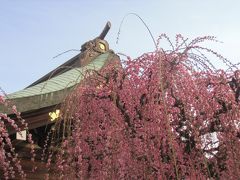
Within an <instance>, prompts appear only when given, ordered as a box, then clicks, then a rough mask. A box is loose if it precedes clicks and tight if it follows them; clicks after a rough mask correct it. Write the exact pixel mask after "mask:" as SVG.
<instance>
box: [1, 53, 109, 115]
mask: <svg viewBox="0 0 240 180" xmlns="http://www.w3.org/2000/svg"><path fill="white" fill-rule="evenodd" d="M109 56H111V53H110V52H107V53H105V54H101V55H99V56H98V57H96V58H95V59H94V60H93V61H92V62H91V63H90V64H88V65H87V66H84V67H78V68H73V69H71V70H69V71H66V72H65V73H63V74H60V75H58V76H55V77H53V78H51V79H49V80H47V81H44V82H42V83H39V84H37V85H35V86H32V87H29V88H26V89H23V90H20V91H17V92H15V93H12V94H9V95H8V96H7V98H8V99H9V100H10V101H11V102H12V104H15V105H16V106H17V108H18V111H20V112H25V111H29V110H34V109H39V108H43V107H47V106H51V105H55V104H59V103H61V102H62V101H63V99H64V98H65V97H66V95H67V94H68V93H69V91H70V90H72V89H73V88H74V87H75V86H76V85H77V84H78V83H79V82H80V81H81V80H82V79H83V76H84V74H85V72H86V70H99V69H101V68H102V67H103V65H104V64H105V62H106V61H107V60H108V59H109ZM4 111H5V112H6V113H7V110H6V109H4V107H2V106H0V112H4Z"/></svg>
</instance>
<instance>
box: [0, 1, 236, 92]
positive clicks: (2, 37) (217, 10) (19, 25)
mask: <svg viewBox="0 0 240 180" xmlns="http://www.w3.org/2000/svg"><path fill="white" fill-rule="evenodd" d="M239 9H240V1H239V0H201V1H199V0H155V1H153V0H122V1H120V0H119V1H117V0H115V1H114V0H105V1H100V0H92V1H84V0H78V1H77V0H65V1H64V0H41V1H37V0H21V1H17V0H0V23H1V24H0V52H1V55H0V68H1V71H0V87H1V88H2V89H3V90H5V91H6V92H7V93H11V92H14V91H17V90H20V89H23V88H24V87H26V86H27V85H29V84H31V83H32V82H33V81H35V80H37V79H38V78H40V77H41V76H43V75H44V74H46V73H47V72H49V71H51V70H52V69H54V68H55V67H57V66H58V65H60V64H62V63H63V62H65V61H66V60H68V59H69V58H71V57H72V56H74V55H75V54H76V52H71V53H68V54H64V55H62V56H61V57H59V58H56V59H52V57H54V56H55V55H57V54H58V53H61V52H63V51H65V50H68V49H80V47H81V45H82V44H83V43H84V42H86V41H88V40H90V39H93V38H95V37H96V36H97V35H99V33H100V32H101V30H102V28H103V27H104V25H105V23H106V22H107V21H108V20H109V21H111V23H112V29H111V31H110V32H109V34H108V35H107V37H106V40H107V41H108V42H109V44H110V48H111V49H113V50H114V51H115V52H122V53H125V54H127V55H130V56H132V57H137V56H138V55H141V54H142V53H144V52H149V51H153V50H154V44H153V43H152V41H151V38H150V36H149V34H148V32H147V30H146V28H145V27H144V26H143V24H142V23H141V22H140V21H139V19H137V18H136V17H134V16H129V17H128V18H127V19H126V21H125V22H124V24H123V26H122V29H121V35H120V41H119V44H116V38H117V32H118V29H119V25H120V23H121V20H122V18H123V17H124V15H126V14H127V13H129V12H133V13H137V14H139V15H140V16H141V17H142V18H143V19H144V21H145V22H146V23H147V24H148V26H149V28H150V29H151V32H152V34H153V36H154V37H155V38H157V37H158V35H160V34H161V33H166V34H167V35H169V36H170V37H171V38H173V39H174V36H175V34H177V33H181V34H182V35H184V36H185V37H189V38H193V37H197V36H204V35H214V36H216V37H217V38H218V39H219V40H220V41H223V42H224V43H221V44H213V43H210V44H209V47H211V48H213V49H215V50H217V51H218V52H220V53H221V54H223V55H224V56H225V57H227V58H229V59H230V60H231V61H232V62H234V63H238V62H240V52H239V49H240V20H239V19H240V11H239ZM214 63H215V64H217V65H219V67H220V68H221V64H220V63H218V62H214Z"/></svg>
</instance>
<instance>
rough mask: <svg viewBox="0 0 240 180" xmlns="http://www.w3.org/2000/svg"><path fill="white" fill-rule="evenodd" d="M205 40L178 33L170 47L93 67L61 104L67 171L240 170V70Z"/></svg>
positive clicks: (154, 174)
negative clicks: (213, 58) (218, 64)
mask: <svg viewBox="0 0 240 180" xmlns="http://www.w3.org/2000/svg"><path fill="white" fill-rule="evenodd" d="M163 37H165V38H166V39H167V40H168V38H167V37H166V36H165V35H161V36H160V38H159V40H158V43H159V42H160V40H161V39H162V38H163ZM205 40H210V41H215V38H214V37H211V36H206V37H199V38H196V39H194V40H192V41H191V42H188V41H187V40H186V39H184V38H183V37H182V36H181V35H177V36H176V43H175V45H173V43H171V42H170V44H171V47H172V50H168V51H164V50H163V49H160V48H159V49H157V50H156V51H155V52H152V53H147V54H144V55H142V56H141V57H139V58H137V59H130V58H129V57H127V58H126V59H127V60H125V61H123V62H122V66H119V65H116V64H115V63H109V64H108V65H107V66H105V68H103V69H102V70H101V71H100V72H92V75H91V76H89V77H88V78H87V79H86V81H85V82H84V83H82V84H81V85H80V86H79V87H78V88H77V89H76V90H75V92H74V93H73V94H71V96H69V97H68V98H67V100H66V101H65V105H64V106H63V108H62V111H63V114H62V115H63V117H64V118H63V119H64V122H61V123H64V129H65V133H64V134H65V138H64V140H63V142H62V144H61V147H60V149H61V150H60V151H59V152H58V153H57V156H56V163H57V164H56V168H57V172H58V173H59V172H60V175H61V178H62V179H66V178H68V179H99V178H100V179H207V178H214V179H225V178H228V179H237V178H239V177H240V163H239V159H240V151H239V149H240V130H239V128H240V103H239V101H240V71H239V69H238V68H237V67H236V65H233V64H231V63H230V62H229V61H227V60H226V59H224V58H223V57H222V56H221V55H219V54H217V53H215V52H214V51H212V50H210V49H207V48H205V47H202V46H200V45H201V43H202V42H203V41H205ZM208 53H211V54H214V55H216V56H217V57H218V58H219V59H220V60H222V61H223V62H224V63H225V64H226V65H228V67H229V69H228V70H226V71H223V70H217V69H216V68H214V66H213V65H212V64H211V62H210V61H209V60H208V59H207V57H206V54H208Z"/></svg>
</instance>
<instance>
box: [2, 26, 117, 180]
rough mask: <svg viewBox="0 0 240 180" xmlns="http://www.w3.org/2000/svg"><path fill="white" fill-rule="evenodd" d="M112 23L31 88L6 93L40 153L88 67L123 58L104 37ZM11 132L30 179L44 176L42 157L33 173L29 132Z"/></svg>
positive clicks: (5, 111) (10, 130) (10, 129)
mask: <svg viewBox="0 0 240 180" xmlns="http://www.w3.org/2000/svg"><path fill="white" fill-rule="evenodd" d="M110 26H111V24H110V22H108V23H107V24H106V26H105V28H104V29H103V31H102V33H101V34H100V35H99V36H98V37H97V38H95V39H93V40H90V41H88V42H86V43H84V44H83V45H82V47H81V52H80V53H79V54H78V55H76V56H75V57H73V58H71V59H70V60H68V61H66V62H65V63H64V64H62V65H60V66H59V67H57V68H56V69H54V70H53V71H51V72H49V73H48V74H46V75H45V76H43V77H42V78H40V79H39V80H37V81H35V82H34V83H32V84H31V85H29V86H28V87H27V88H25V89H23V90H20V91H17V92H14V93H12V94H8V95H7V96H6V98H7V100H8V101H9V102H11V104H14V105H16V107H17V110H18V111H19V112H21V117H22V118H23V119H24V120H25V122H26V123H28V129H29V131H30V133H31V134H32V136H33V140H34V143H35V151H36V153H38V154H37V156H38V155H39V156H40V154H41V153H42V150H43V147H44V143H45V140H46V137H47V134H48V132H49V130H50V129H51V127H52V125H53V124H54V123H55V122H56V119H57V118H58V115H59V109H60V106H61V103H62V102H63V101H64V99H65V98H66V97H67V96H68V95H69V94H70V93H71V92H72V91H73V90H74V89H75V87H77V86H78V85H79V83H81V81H82V80H83V78H84V73H85V72H86V71H88V70H97V71H98V70H100V69H101V68H102V67H103V66H105V65H106V64H107V63H109V62H111V61H116V60H117V61H120V60H119V57H118V56H117V55H116V54H115V53H114V52H113V51H112V50H110V49H109V44H108V42H107V41H106V40H104V38H105V36H106V34H107V32H108V31H109V29H110ZM0 112H4V113H6V114H8V115H9V116H10V117H11V118H13V119H14V118H15V117H14V115H12V114H11V113H12V112H11V111H9V109H7V108H6V107H4V106H1V105H0ZM9 132H10V134H11V136H12V137H11V138H12V143H13V144H14V145H15V149H16V152H17V153H18V155H19V157H20V158H21V161H22V165H23V169H24V170H25V172H26V173H27V179H44V175H45V174H46V172H47V171H46V168H45V165H44V163H42V162H40V160H39V158H36V163H37V166H38V168H37V170H36V172H34V173H32V172H31V160H30V157H29V156H30V155H29V150H30V146H29V144H28V143H27V141H26V140H25V139H26V137H24V136H25V135H24V133H25V132H24V131H23V132H22V135H21V136H19V134H18V133H16V132H15V130H14V129H12V128H9ZM38 160H39V161H38ZM0 179H1V176H0Z"/></svg>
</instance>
